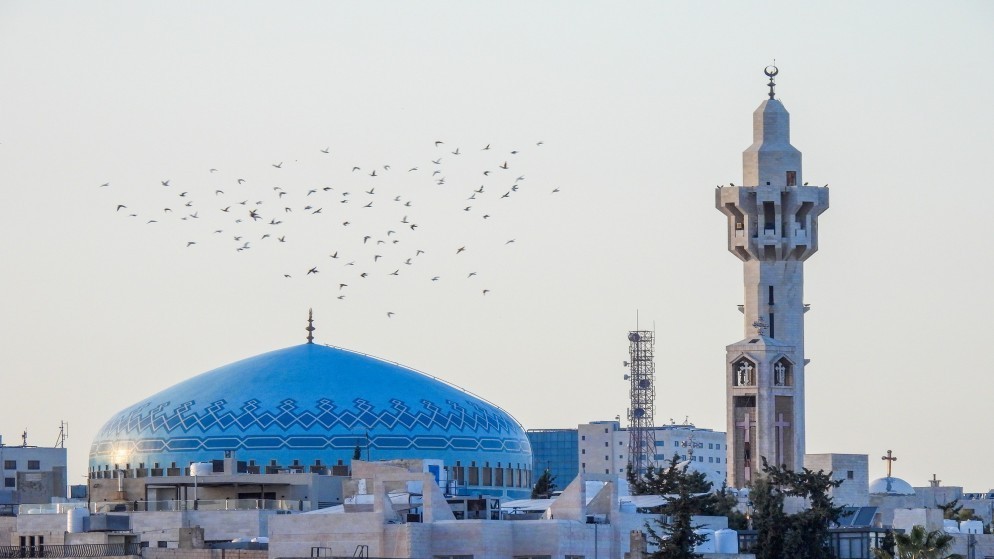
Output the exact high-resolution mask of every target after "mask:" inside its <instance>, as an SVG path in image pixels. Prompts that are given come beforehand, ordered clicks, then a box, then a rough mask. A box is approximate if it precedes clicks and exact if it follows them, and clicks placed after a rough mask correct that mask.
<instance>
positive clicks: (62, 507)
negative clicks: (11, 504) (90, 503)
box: [17, 503, 87, 515]
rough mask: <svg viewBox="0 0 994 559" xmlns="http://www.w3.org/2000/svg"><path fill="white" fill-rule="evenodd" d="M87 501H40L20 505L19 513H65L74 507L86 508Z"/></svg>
mask: <svg viewBox="0 0 994 559" xmlns="http://www.w3.org/2000/svg"><path fill="white" fill-rule="evenodd" d="M86 506H87V505H86V503H38V504H31V505H19V506H18V507H17V514H18V515H22V514H65V513H66V512H67V511H70V510H72V509H85V508H86Z"/></svg>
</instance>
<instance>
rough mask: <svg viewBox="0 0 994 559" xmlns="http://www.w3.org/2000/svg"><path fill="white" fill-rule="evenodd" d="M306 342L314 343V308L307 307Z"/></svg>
mask: <svg viewBox="0 0 994 559" xmlns="http://www.w3.org/2000/svg"><path fill="white" fill-rule="evenodd" d="M304 330H307V343H309V344H313V343H314V330H315V328H314V309H307V328H304Z"/></svg>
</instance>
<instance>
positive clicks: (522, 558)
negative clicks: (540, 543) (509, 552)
mask: <svg viewBox="0 0 994 559" xmlns="http://www.w3.org/2000/svg"><path fill="white" fill-rule="evenodd" d="M514 559H552V556H551V555H515V556H514Z"/></svg>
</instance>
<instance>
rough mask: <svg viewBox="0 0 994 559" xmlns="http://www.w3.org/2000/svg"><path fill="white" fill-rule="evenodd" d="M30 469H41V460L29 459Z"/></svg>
mask: <svg viewBox="0 0 994 559" xmlns="http://www.w3.org/2000/svg"><path fill="white" fill-rule="evenodd" d="M128 465H129V466H130V465H131V464H128ZM28 469H29V470H40V469H41V460H28ZM128 469H129V470H130V469H131V468H128Z"/></svg>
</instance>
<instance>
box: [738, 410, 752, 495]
mask: <svg viewBox="0 0 994 559" xmlns="http://www.w3.org/2000/svg"><path fill="white" fill-rule="evenodd" d="M755 425H756V422H755V421H749V414H748V413H746V414H745V415H744V416H743V418H742V421H739V422H738V423H736V424H735V426H736V427H741V428H742V443H743V444H742V448H743V450H744V452H743V458H744V459H745V466H744V470H743V472H744V477H745V480H746V481H749V480H751V479H752V465H751V464H752V450H751V448H750V442H749V430H750V428H751V427H755Z"/></svg>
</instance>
